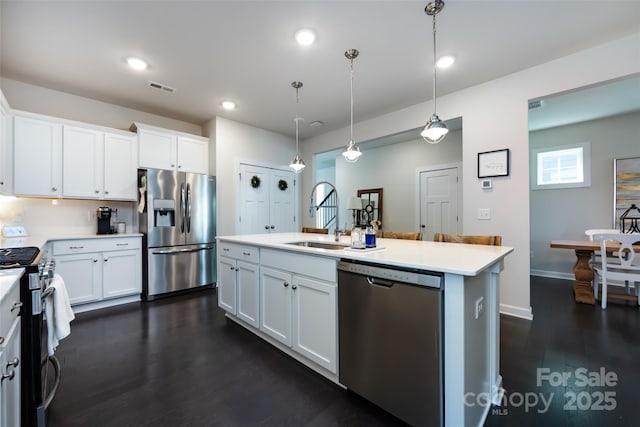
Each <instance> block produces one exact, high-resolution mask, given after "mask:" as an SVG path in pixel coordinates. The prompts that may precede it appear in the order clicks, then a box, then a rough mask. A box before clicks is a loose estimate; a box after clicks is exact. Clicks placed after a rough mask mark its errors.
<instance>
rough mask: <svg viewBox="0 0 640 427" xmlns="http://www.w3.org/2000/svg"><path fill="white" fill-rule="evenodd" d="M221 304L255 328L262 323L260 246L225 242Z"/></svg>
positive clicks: (220, 260)
mask: <svg viewBox="0 0 640 427" xmlns="http://www.w3.org/2000/svg"><path fill="white" fill-rule="evenodd" d="M219 252H220V256H219V257H218V269H217V271H218V278H217V285H218V306H219V307H220V308H222V309H224V310H226V311H227V312H229V313H230V314H233V315H235V316H237V317H238V319H240V320H242V321H244V322H246V323H248V324H249V325H251V326H253V327H254V328H258V327H259V326H260V304H259V301H260V299H259V298H260V291H259V282H258V271H259V265H258V264H257V263H258V260H259V257H258V254H259V251H258V248H255V247H252V246H242V245H232V244H228V243H221V244H220V245H219Z"/></svg>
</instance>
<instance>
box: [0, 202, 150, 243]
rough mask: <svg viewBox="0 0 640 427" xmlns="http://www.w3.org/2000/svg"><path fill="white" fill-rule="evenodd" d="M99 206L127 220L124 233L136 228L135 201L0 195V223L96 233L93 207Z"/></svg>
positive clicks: (37, 230) (49, 231) (41, 231)
mask: <svg viewBox="0 0 640 427" xmlns="http://www.w3.org/2000/svg"><path fill="white" fill-rule="evenodd" d="M99 206H109V207H111V208H113V209H118V218H117V221H118V222H125V223H126V224H127V225H126V229H127V232H128V233H131V232H137V215H136V216H134V213H135V212H136V211H135V202H115V201H110V200H105V201H100V200H73V199H31V198H17V197H6V196H0V226H2V225H22V226H24V227H26V229H27V231H28V232H29V234H30V235H51V236H54V235H65V234H70V235H84V234H86V235H93V234H96V210H97V209H98V207H99ZM134 221H136V222H135V223H134Z"/></svg>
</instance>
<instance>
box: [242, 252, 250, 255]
mask: <svg viewBox="0 0 640 427" xmlns="http://www.w3.org/2000/svg"><path fill="white" fill-rule="evenodd" d="M242 255H244V256H250V255H251V252H242Z"/></svg>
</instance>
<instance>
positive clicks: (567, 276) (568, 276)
mask: <svg viewBox="0 0 640 427" xmlns="http://www.w3.org/2000/svg"><path fill="white" fill-rule="evenodd" d="M529 274H530V275H532V276H539V277H548V278H550V279H564V280H573V279H574V277H575V276H574V275H573V273H562V272H560V271H546V270H533V269H532V270H531V271H530V272H529Z"/></svg>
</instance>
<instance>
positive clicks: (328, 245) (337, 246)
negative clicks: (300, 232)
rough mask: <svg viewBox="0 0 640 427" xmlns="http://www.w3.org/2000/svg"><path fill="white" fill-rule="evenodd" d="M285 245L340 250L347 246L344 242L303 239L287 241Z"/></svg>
mask: <svg viewBox="0 0 640 427" xmlns="http://www.w3.org/2000/svg"><path fill="white" fill-rule="evenodd" d="M287 245H295V246H304V247H305V248H320V249H333V250H340V249H344V248H346V247H347V246H349V245H348V244H346V243H337V242H336V243H331V242H315V241H309V240H305V241H302V242H289V243H287Z"/></svg>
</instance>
